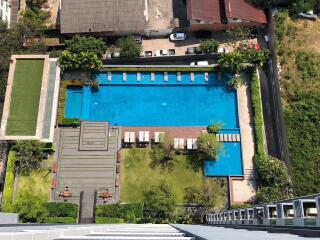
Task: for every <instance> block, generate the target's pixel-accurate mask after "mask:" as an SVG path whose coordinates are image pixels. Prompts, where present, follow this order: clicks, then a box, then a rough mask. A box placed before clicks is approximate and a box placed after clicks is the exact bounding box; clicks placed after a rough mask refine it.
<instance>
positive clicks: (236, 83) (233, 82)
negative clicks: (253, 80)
mask: <svg viewBox="0 0 320 240" xmlns="http://www.w3.org/2000/svg"><path fill="white" fill-rule="evenodd" d="M243 83H244V82H243V79H242V77H241V76H240V74H235V75H234V76H233V77H232V78H231V79H230V81H229V82H228V85H229V87H231V88H233V89H237V88H238V87H240V86H241V85H243Z"/></svg>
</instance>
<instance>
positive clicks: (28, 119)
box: [6, 59, 44, 136]
mask: <svg viewBox="0 0 320 240" xmlns="http://www.w3.org/2000/svg"><path fill="white" fill-rule="evenodd" d="M43 65H44V60H41V59H18V60H17V64H16V68H15V72H14V80H13V86H12V93H11V103H10V113H9V118H8V123H7V129H6V134H7V135H9V136H10V135H11V136H16V135H19V136H33V135H35V133H36V127H37V118H38V108H39V100H40V89H41V82H42V73H43Z"/></svg>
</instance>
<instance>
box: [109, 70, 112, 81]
mask: <svg viewBox="0 0 320 240" xmlns="http://www.w3.org/2000/svg"><path fill="white" fill-rule="evenodd" d="M111 80H112V73H111V72H108V81H109V82H110V81H111Z"/></svg>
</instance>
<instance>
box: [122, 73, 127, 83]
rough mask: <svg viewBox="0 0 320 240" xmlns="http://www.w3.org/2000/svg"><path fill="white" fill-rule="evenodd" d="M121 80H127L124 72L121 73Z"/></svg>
mask: <svg viewBox="0 0 320 240" xmlns="http://www.w3.org/2000/svg"><path fill="white" fill-rule="evenodd" d="M122 80H123V81H127V73H126V72H124V73H122Z"/></svg>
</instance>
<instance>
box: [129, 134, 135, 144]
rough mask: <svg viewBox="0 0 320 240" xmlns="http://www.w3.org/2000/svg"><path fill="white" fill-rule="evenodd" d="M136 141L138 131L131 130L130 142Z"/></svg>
mask: <svg viewBox="0 0 320 240" xmlns="http://www.w3.org/2000/svg"><path fill="white" fill-rule="evenodd" d="M135 141H136V133H135V132H130V143H134V142H135Z"/></svg>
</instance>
